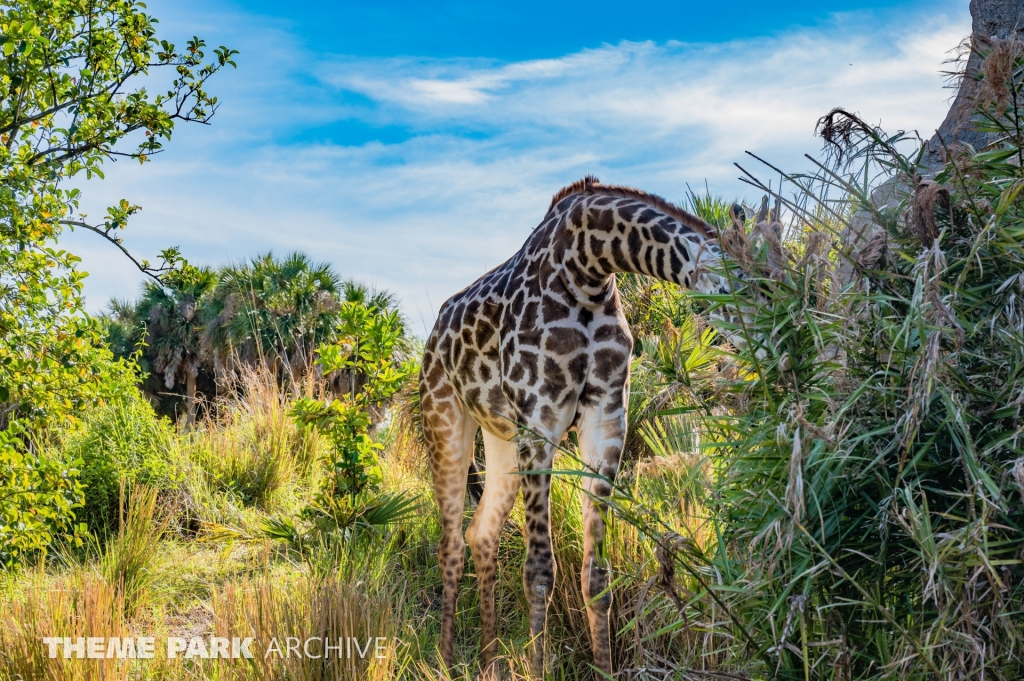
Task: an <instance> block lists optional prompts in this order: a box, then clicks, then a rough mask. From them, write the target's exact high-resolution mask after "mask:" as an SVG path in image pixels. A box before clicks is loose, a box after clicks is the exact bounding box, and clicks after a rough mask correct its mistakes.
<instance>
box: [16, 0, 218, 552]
mask: <svg viewBox="0 0 1024 681" xmlns="http://www.w3.org/2000/svg"><path fill="white" fill-rule="evenodd" d="M143 7H144V5H142V4H141V3H137V2H132V1H130V0H129V1H124V0H101V1H100V2H89V3H85V2H80V1H79V0H54V1H51V0H46V1H45V2H44V1H42V0H26V1H25V2H18V3H13V4H12V3H3V4H0V92H2V97H0V432H3V433H4V440H3V442H4V444H3V451H4V462H5V463H4V466H3V469H2V473H0V499H3V500H4V501H3V502H0V503H3V504H4V508H3V511H4V514H5V517H6V518H7V521H6V522H10V523H11V525H9V526H5V527H7V529H5V530H4V532H6V533H8V536H11V535H12V533H13V534H16V535H17V537H16V538H14V539H11V542H12V543H10V544H7V543H6V542H5V544H4V545H5V546H8V545H9V546H11V547H12V551H11V552H10V554H8V555H13V552H14V551H19V552H23V551H25V550H27V549H30V548H40V547H42V546H44V545H45V544H46V543H47V542H48V541H50V540H51V539H52V538H53V537H55V536H57V534H60V533H64V532H66V531H67V530H68V528H70V527H71V526H72V523H71V520H72V516H71V513H70V509H71V508H72V507H73V506H74V504H75V503H77V499H78V495H79V494H80V493H79V491H78V489H77V488H76V486H75V485H76V483H74V482H73V477H74V471H75V465H73V464H64V463H58V462H49V460H48V458H47V456H46V455H44V454H41V453H40V452H42V451H44V449H45V446H44V445H45V443H46V441H47V439H48V437H50V435H49V434H48V433H50V432H52V431H54V429H58V428H64V427H65V425H66V424H67V423H69V422H70V423H71V424H72V425H73V424H74V423H75V421H76V420H77V417H76V414H79V413H81V412H82V411H83V410H85V409H87V408H88V407H89V405H91V404H94V403H95V402H96V401H97V400H98V399H99V398H100V397H101V396H102V395H103V393H104V392H105V390H106V388H105V386H104V382H105V381H106V380H107V379H108V377H109V373H110V372H116V371H118V370H119V369H117V368H116V366H114V365H111V362H110V353H109V352H108V351H107V350H106V349H105V348H104V347H103V346H102V343H101V337H100V333H99V328H98V326H97V325H96V324H95V323H94V322H93V321H92V320H90V319H89V318H88V317H87V316H86V315H84V313H82V307H83V305H82V295H81V294H82V279H83V277H84V276H85V275H84V274H83V273H81V272H79V271H78V270H77V269H76V268H77V263H78V262H79V260H78V258H76V257H75V256H74V255H72V254H70V253H68V252H66V251H64V250H61V249H60V248H58V247H57V244H56V242H57V239H58V237H59V236H60V234H61V232H62V230H63V229H64V228H65V227H71V228H75V227H80V228H83V229H90V230H92V231H94V232H97V233H98V234H100V235H101V236H103V237H106V238H107V239H108V240H110V241H112V242H114V243H115V244H116V245H118V246H119V247H120V239H119V237H117V236H116V234H117V233H118V232H119V231H120V230H121V229H122V228H123V227H124V226H125V225H126V223H127V220H128V218H129V217H130V216H131V215H132V214H133V213H134V212H135V211H137V210H138V207H137V206H133V205H131V204H130V203H129V202H128V201H124V200H123V201H121V202H119V203H118V205H116V206H113V207H111V208H110V209H108V211H107V216H106V219H105V221H104V222H103V223H102V225H99V226H97V225H89V224H88V223H86V222H84V219H85V216H83V215H79V216H74V213H75V211H77V209H78V207H79V201H80V199H81V195H80V192H79V190H78V189H73V188H67V187H66V184H67V182H68V180H69V179H70V178H74V177H78V176H81V175H82V174H84V175H85V177H86V178H89V177H93V176H98V177H102V171H101V170H100V166H101V165H102V164H103V162H104V161H105V160H107V159H108V158H111V157H113V156H127V157H130V158H133V159H136V160H138V161H140V162H144V161H145V160H147V159H148V158H149V156H151V155H152V154H154V153H157V152H159V151H160V150H161V148H162V144H163V141H165V140H166V139H169V138H170V135H171V133H172V131H173V128H174V124H175V123H176V122H178V121H200V122H206V121H208V120H209V119H210V117H211V116H212V115H213V112H214V111H215V109H216V105H217V102H216V98H214V97H212V96H210V95H209V94H208V93H207V92H206V90H205V84H206V81H207V80H208V79H209V78H210V77H211V76H212V75H213V74H214V73H216V72H217V71H218V70H220V69H221V68H223V67H224V66H226V65H229V64H231V65H233V62H232V56H233V54H234V53H233V52H232V51H230V50H227V49H224V48H220V49H218V50H216V51H215V55H214V60H213V61H212V62H210V63H208V64H205V65H204V63H203V62H204V59H205V55H204V51H203V48H204V44H203V42H202V41H201V40H199V39H198V38H194V39H193V40H191V41H189V44H188V45H187V47H186V49H185V50H184V51H178V50H176V49H175V48H174V46H173V45H170V44H169V43H166V42H162V41H158V39H157V37H156V34H155V30H154V26H153V24H154V21H153V20H152V19H151V18H150V17H149V16H147V15H146V14H144V13H143V12H142V11H141V10H142V8H143ZM158 67H159V68H166V69H171V70H173V71H174V72H175V73H176V77H175V79H174V81H173V82H172V84H171V87H170V89H169V90H168V91H167V92H166V93H165V94H160V95H155V96H154V95H151V94H150V93H149V92H147V90H146V89H145V88H143V87H141V86H140V84H139V82H138V81H139V77H142V76H145V75H146V74H147V73H149V71H150V70H151V69H152V68H158ZM135 135H138V139H139V140H140V141H139V144H138V146H137V147H135V148H134V149H133V150H130V151H125V150H123V149H122V146H121V144H122V142H126V141H127V140H125V138H126V137H128V136H132V139H135V137H134V136H135ZM122 250H124V249H123V248H122ZM164 256H165V261H167V260H170V263H165V266H166V265H168V264H180V262H179V261H180V256H179V255H178V254H177V253H175V252H173V251H167V252H165V253H164ZM140 266H142V267H144V269H147V270H148V271H150V272H151V273H155V272H159V271H160V270H159V269H156V270H154V269H152V268H149V267H148V264H147V263H141V264H140ZM32 495H38V496H35V497H33V496H32ZM29 499H34V502H29V501H28V500H29ZM33 509H34V510H35V513H34V515H35V516H36V517H41V518H47V520H45V521H43V520H40V521H39V522H35V521H32V522H29V521H31V519H30V518H28V517H27V516H25V513H26V512H30V513H31V511H32V510H33ZM51 514H53V515H51ZM33 528H34V529H33Z"/></svg>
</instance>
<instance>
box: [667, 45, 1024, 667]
mask: <svg viewBox="0 0 1024 681" xmlns="http://www.w3.org/2000/svg"><path fill="white" fill-rule="evenodd" d="M997 49H1003V50H1006V49H1009V48H1008V47H1007V46H1006V45H997ZM1004 56H1005V55H1004ZM1012 63H1014V67H1013V69H1012V73H1009V74H1008V75H1009V78H1008V79H1007V84H1006V89H1008V90H1009V94H1008V95H1007V96H1006V97H1004V98H1003V100H1002V105H1001V106H1002V109H1001V110H999V109H998V108H997V107H998V106H1000V105H998V104H996V103H993V102H991V101H990V102H989V103H987V104H984V105H983V106H982V108H981V110H980V112H981V116H982V117H983V119H984V120H983V123H982V126H983V127H985V128H987V129H991V130H994V131H998V133H999V137H998V140H997V141H996V142H995V143H993V144H992V145H991V146H990V147H989V148H987V149H984V150H980V151H974V150H970V149H961V150H958V151H956V152H955V153H950V158H951V162H950V163H949V164H948V165H947V166H946V167H945V168H943V169H942V170H941V172H939V173H938V175H936V176H935V178H934V182H930V181H922V180H921V177H920V175H919V174H918V173H919V172H920V170H921V169H920V168H919V166H918V165H917V162H916V158H915V157H913V156H910V157H908V156H907V155H904V154H902V153H900V151H899V149H898V148H897V147H898V145H900V144H902V143H903V142H904V141H906V138H905V137H904V136H903V135H896V136H887V135H885V134H884V133H883V132H882V131H880V130H878V129H876V128H873V127H871V126H869V125H867V124H865V123H864V122H863V121H861V120H860V119H858V118H856V117H855V116H852V115H850V114H847V113H846V112H842V111H835V112H833V113H832V114H830V115H829V116H828V117H826V119H825V121H824V122H825V125H824V129H825V130H826V133H825V136H826V140H827V141H828V142H829V143H830V144H832V145H833V148H834V151H835V152H837V153H836V154H835V155H833V160H834V161H835V162H834V163H832V164H829V165H826V164H820V165H819V166H818V168H817V171H818V172H817V173H816V174H815V175H814V176H789V177H787V178H786V179H787V181H788V182H790V183H792V184H793V185H794V186H795V188H796V189H797V192H798V194H799V199H798V200H797V201H795V202H793V203H791V204H790V205H789V208H790V210H791V211H793V213H794V215H795V218H794V221H795V225H794V229H793V230H792V232H793V233H795V234H797V237H796V238H797V239H799V242H798V243H795V244H782V243H779V242H778V240H772V239H771V238H770V237H766V236H765V235H766V234H770V233H771V232H772V231H773V230H772V228H771V226H770V225H764V224H762V225H757V226H754V227H753V228H752V229H751V231H750V233H749V234H745V233H744V232H739V231H738V230H734V231H733V233H732V234H730V235H729V238H728V239H723V242H724V243H726V250H727V251H729V252H730V255H731V256H732V260H733V266H734V268H736V270H735V271H736V272H737V273H738V274H742V277H743V278H742V281H739V280H738V281H737V282H736V283H737V286H736V292H735V293H734V294H733V295H729V296H711V297H709V302H710V303H711V304H712V305H716V306H725V307H728V308H733V309H735V307H736V306H739V307H741V308H742V309H743V310H744V315H743V316H742V317H741V319H740V320H739V322H737V323H736V324H735V325H733V326H732V328H731V329H729V330H730V331H732V332H733V333H735V334H738V335H741V336H744V337H745V339H746V341H747V344H748V347H745V348H743V349H741V350H739V351H737V352H736V353H735V354H733V355H731V356H729V357H726V358H723V361H726V362H728V363H729V364H730V366H729V367H728V371H723V373H722V375H721V376H720V377H718V378H713V377H712V378H710V381H713V382H714V383H715V384H716V385H710V381H706V382H705V385H706V386H707V387H708V390H706V391H704V392H703V400H702V401H703V410H704V424H703V440H704V442H703V446H704V451H705V452H706V453H707V456H708V459H707V465H708V466H709V467H710V470H711V473H710V474H709V476H708V478H707V481H706V488H705V491H704V492H703V494H702V495H701V498H700V500H699V501H700V503H701V504H702V505H704V506H705V507H706V508H707V509H708V516H709V518H710V519H711V520H712V523H713V525H712V527H713V528H714V534H713V537H712V538H711V540H709V541H708V540H704V541H702V540H700V539H699V538H697V537H689V538H687V539H686V540H684V539H679V538H678V537H675V536H673V535H667V534H662V536H661V539H660V542H661V543H662V546H663V550H664V551H665V552H666V555H668V556H671V558H666V559H665V563H666V564H668V565H671V566H672V568H673V569H676V568H681V571H682V572H683V574H682V575H681V576H680V577H679V578H678V583H679V585H681V586H685V587H686V588H687V589H689V590H690V591H692V592H702V593H704V592H706V593H707V594H708V597H707V598H704V597H700V598H695V599H693V600H691V601H689V602H688V603H685V604H683V603H677V604H675V605H674V606H672V607H682V608H684V612H685V613H686V615H687V616H688V617H690V618H696V619H705V620H706V618H707V615H708V614H709V613H710V612H722V613H725V615H726V616H727V617H728V620H729V632H728V634H729V636H730V637H731V639H732V640H734V641H736V642H737V643H738V644H740V645H741V646H742V649H740V648H734V650H735V651H736V653H737V657H738V658H740V659H743V658H745V659H746V662H745V666H748V668H749V669H751V670H753V671H752V672H751V673H752V674H753V675H755V676H757V675H774V676H777V677H779V678H792V679H808V678H837V679H846V678H857V679H883V678H884V679H895V678H899V679H915V678H922V679H923V678H929V679H934V678H974V677H978V676H980V675H982V674H984V675H985V676H989V677H991V678H1002V679H1016V678H1020V676H1021V671H1022V668H1024V658H1022V657H1021V652H1020V651H1021V649H1022V648H1021V646H1022V643H1024V640H1022V632H1024V619H1022V614H1021V610H1020V608H1019V607H1018V604H1019V603H1020V602H1021V600H1022V598H1024V591H1022V584H1024V563H1022V561H1021V555H1022V550H1024V529H1022V528H1024V504H1022V497H1024V485H1022V482H1024V476H1022V474H1021V471H1022V470H1024V464H1022V462H1024V448H1022V446H1021V442H1020V435H1021V433H1022V432H1024V414H1022V411H1021V398H1020V396H1021V395H1022V394H1024V322H1022V317H1021V312H1020V305H1019V300H1020V295H1021V294H1022V293H1024V287H1022V284H1021V282H1024V249H1022V247H1021V244H1022V243H1024V202H1021V201H1020V196H1021V194H1020V192H1021V187H1022V186H1024V171H1022V169H1021V168H1022V166H1021V164H1020V163H1019V159H1020V158H1021V157H1022V156H1024V133H1022V131H1024V124H1022V123H1024V111H1022V110H1021V108H1020V103H1021V102H1022V101H1024V99H1022V95H1024V85H1022V84H1021V83H1022V80H1024V56H1022V55H1021V54H1020V52H1019V50H1016V51H1014V53H1013V59H1012ZM989 72H991V71H989ZM989 86H990V87H991V84H990V85H989ZM995 101H998V100H995ZM875 173H881V178H883V179H884V178H886V177H892V178H894V181H893V182H892V183H890V184H888V185H886V187H885V188H884V189H883V190H882V191H888V192H890V194H891V195H892V196H894V197H895V198H894V199H893V198H888V199H887V200H885V201H873V200H872V195H871V191H872V189H873V184H874V183H873V182H869V181H866V180H865V179H864V178H870V177H872V175H873V174H875ZM837 195H844V196H845V197H846V199H845V203H841V204H837V203H836V202H835V200H834V197H835V196H837ZM830 197H833V198H830ZM813 202H817V204H818V206H817V207H816V208H812V209H805V208H804V206H807V205H811V204H812V203H813ZM850 221H859V223H858V224H859V225H860V226H861V227H862V228H863V226H864V225H868V226H869V227H870V228H872V229H874V230H875V231H874V232H873V233H871V234H870V235H867V238H866V239H865V240H864V241H863V242H861V244H860V245H859V249H858V250H857V251H856V252H850V251H849V249H844V248H842V247H841V246H840V245H839V241H838V240H837V239H835V237H836V236H837V235H838V231H839V229H841V228H846V227H848V225H849V222H850ZM872 225H873V227H872ZM766 227H767V230H766ZM729 244H731V247H730V246H729ZM790 246H793V247H792V248H791V247H790ZM844 272H845V273H847V274H844ZM741 283H743V284H745V286H740V285H739V284H741ZM692 384H693V383H691V385H692ZM712 388H713V389H712ZM691 394H695V395H698V396H700V395H701V394H702V393H701V391H699V390H698V391H696V392H692V393H691ZM655 439H657V438H655ZM648 528H649V529H653V528H651V527H650V525H648Z"/></svg>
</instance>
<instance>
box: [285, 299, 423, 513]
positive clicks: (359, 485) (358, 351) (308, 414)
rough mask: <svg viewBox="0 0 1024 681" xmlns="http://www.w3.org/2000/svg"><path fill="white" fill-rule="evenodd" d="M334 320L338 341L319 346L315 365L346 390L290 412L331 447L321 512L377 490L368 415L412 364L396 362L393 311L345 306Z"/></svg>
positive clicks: (397, 322)
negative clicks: (345, 382)
mask: <svg viewBox="0 0 1024 681" xmlns="http://www.w3.org/2000/svg"><path fill="white" fill-rule="evenodd" d="M338 317H339V323H338V327H337V338H338V341H337V342H336V343H333V344H330V345H323V346H321V347H320V348H319V349H318V350H317V354H318V357H317V360H316V363H317V366H319V367H320V368H321V370H322V371H323V372H324V374H325V375H328V374H330V373H332V372H346V373H347V374H348V375H349V376H350V384H351V389H350V390H349V391H348V394H347V395H344V396H343V397H341V398H340V399H333V400H330V401H327V402H321V401H319V400H315V399H313V398H308V397H307V398H300V399H298V400H296V402H295V404H294V407H293V409H292V415H293V417H294V418H295V421H296V423H298V424H300V425H301V426H303V427H311V428H315V429H316V430H319V431H320V432H322V433H324V434H325V435H327V437H329V438H330V440H331V442H332V444H333V448H334V453H335V458H334V462H333V464H332V472H333V475H332V476H331V478H330V482H329V485H328V489H326V490H324V492H323V494H322V499H321V500H320V504H321V506H323V507H324V508H325V509H331V508H332V507H333V506H334V505H335V503H336V502H335V501H334V500H335V499H337V498H339V497H344V496H348V497H350V498H354V497H355V496H357V495H359V494H360V493H362V492H363V491H364V490H367V489H370V490H372V489H374V488H376V486H377V485H378V483H379V480H380V476H379V473H378V471H377V463H376V462H377V451H379V450H380V449H381V448H382V446H381V445H380V444H379V443H377V442H375V441H374V440H373V438H372V437H371V436H370V433H369V428H370V423H371V418H370V417H371V414H370V411H371V409H373V408H379V407H380V406H381V405H382V404H383V403H384V402H385V401H387V400H388V399H390V398H391V397H392V396H393V395H394V394H395V393H396V392H398V391H399V390H400V389H401V388H402V385H403V384H404V382H405V381H406V380H407V379H408V378H409V377H410V376H412V375H413V373H414V371H415V367H414V366H413V364H412V363H411V362H401V361H400V360H399V359H398V357H397V356H396V355H397V354H398V352H399V350H400V349H401V344H402V340H403V336H404V325H403V323H402V319H401V316H400V315H399V314H398V312H397V311H394V310H390V311H389V310H381V309H376V310H375V309H373V308H371V307H370V306H368V305H366V304H365V303H360V302H346V303H343V304H342V305H341V309H340V310H339V312H338Z"/></svg>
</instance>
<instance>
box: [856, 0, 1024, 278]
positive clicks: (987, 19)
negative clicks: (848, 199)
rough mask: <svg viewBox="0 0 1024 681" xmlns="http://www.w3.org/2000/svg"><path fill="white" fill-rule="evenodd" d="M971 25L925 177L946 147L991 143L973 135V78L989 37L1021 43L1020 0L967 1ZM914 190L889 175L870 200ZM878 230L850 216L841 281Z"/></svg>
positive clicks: (888, 200) (893, 199)
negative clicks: (963, 59)
mask: <svg viewBox="0 0 1024 681" xmlns="http://www.w3.org/2000/svg"><path fill="white" fill-rule="evenodd" d="M971 24H972V25H971V53H970V56H969V58H968V60H967V64H966V68H965V70H964V77H963V80H962V81H961V83H960V89H959V90H958V91H957V95H956V99H955V100H954V101H953V105H952V106H951V107H950V109H949V112H948V113H947V114H946V119H945V120H944V121H942V125H940V126H939V129H938V130H937V131H936V133H935V135H934V136H933V137H932V138H931V139H930V140H928V143H927V144H926V145H925V153H924V157H923V158H922V161H923V163H924V165H925V166H927V167H928V168H930V169H931V173H928V172H926V171H925V170H922V174H924V175H929V174H934V173H935V172H937V171H938V170H939V169H940V168H941V167H942V166H943V165H944V164H945V160H946V159H945V153H944V151H945V148H951V147H952V146H953V144H954V143H956V142H964V143H967V144H970V145H971V146H972V147H973V148H974V149H975V150H978V149H981V148H982V147H984V146H986V145H988V144H990V143H991V142H992V141H993V135H991V134H989V133H982V132H978V131H977V130H975V129H974V126H973V125H972V124H971V118H972V112H973V111H974V106H975V101H976V99H977V96H978V94H979V91H980V89H981V83H980V81H979V80H978V75H979V73H980V72H981V68H982V62H983V61H984V60H983V58H982V55H983V54H985V53H987V51H988V50H987V49H986V47H987V45H989V44H991V40H992V39H998V40H1008V39H1010V38H1016V39H1017V40H1020V41H1022V42H1024V0H971ZM914 191H915V187H911V186H909V185H907V184H906V183H905V182H900V181H898V179H897V178H895V177H894V178H892V179H890V180H889V181H887V182H884V183H882V184H881V185H880V186H879V187H878V188H876V189H875V190H874V191H873V192H872V193H871V201H872V203H874V204H875V206H876V207H883V206H885V205H887V204H891V205H895V204H896V203H899V202H901V201H903V200H905V199H907V198H908V196H909V195H910V194H911V193H912V192H914ZM880 229H881V228H880V227H878V226H877V225H875V224H874V222H873V220H872V217H871V214H870V213H869V212H868V211H859V212H857V213H855V214H854V215H853V216H852V217H851V219H850V224H849V226H848V227H847V228H846V229H845V230H844V231H843V233H842V234H841V235H840V238H841V239H842V242H843V246H844V248H845V249H846V250H847V252H848V253H849V254H850V256H851V258H850V260H849V261H848V262H847V263H846V264H845V265H843V266H842V267H841V268H840V278H841V280H842V281H843V282H844V283H845V282H848V281H850V278H851V277H852V276H853V268H854V265H853V261H854V260H856V257H857V253H858V252H859V251H860V250H861V249H862V248H864V247H865V244H866V243H867V242H868V241H869V240H870V237H871V234H872V233H873V232H875V231H877V230H880Z"/></svg>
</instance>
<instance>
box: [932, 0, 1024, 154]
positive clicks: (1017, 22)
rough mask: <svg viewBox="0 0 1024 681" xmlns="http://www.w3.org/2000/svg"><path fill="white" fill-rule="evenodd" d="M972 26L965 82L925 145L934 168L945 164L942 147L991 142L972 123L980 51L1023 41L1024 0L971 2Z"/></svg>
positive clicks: (983, 144)
mask: <svg viewBox="0 0 1024 681" xmlns="http://www.w3.org/2000/svg"><path fill="white" fill-rule="evenodd" d="M971 24H972V25H971V54H970V57H969V58H968V60H967V67H966V69H965V71H964V78H963V81H962V82H961V84H960V89H959V91H958V92H957V95H956V99H955V100H954V101H953V106H952V107H950V109H949V113H947V114H946V120H944V121H942V125H940V126H939V129H938V131H937V132H936V134H935V135H934V136H933V137H932V138H931V139H930V140H929V141H928V144H927V146H926V150H925V158H924V160H925V163H927V164H928V165H929V166H932V167H933V168H938V167H939V166H941V165H942V163H943V161H944V159H943V153H942V152H943V144H945V146H946V147H950V146H951V145H952V144H953V143H954V142H966V143H967V144H970V145H971V146H972V147H974V148H975V149H980V148H982V147H984V146H985V145H986V144H989V143H990V142H991V141H992V140H991V135H989V134H985V133H980V132H978V131H977V130H974V129H973V126H971V124H970V122H971V120H970V119H971V111H972V110H973V102H974V99H975V97H976V95H977V94H978V90H979V81H978V73H979V71H980V69H981V62H982V57H981V53H980V52H979V48H980V49H984V44H985V43H986V42H987V41H989V40H991V39H993V38H996V39H999V40H1008V39H1010V38H1012V37H1016V38H1017V39H1018V40H1024V0H971Z"/></svg>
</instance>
